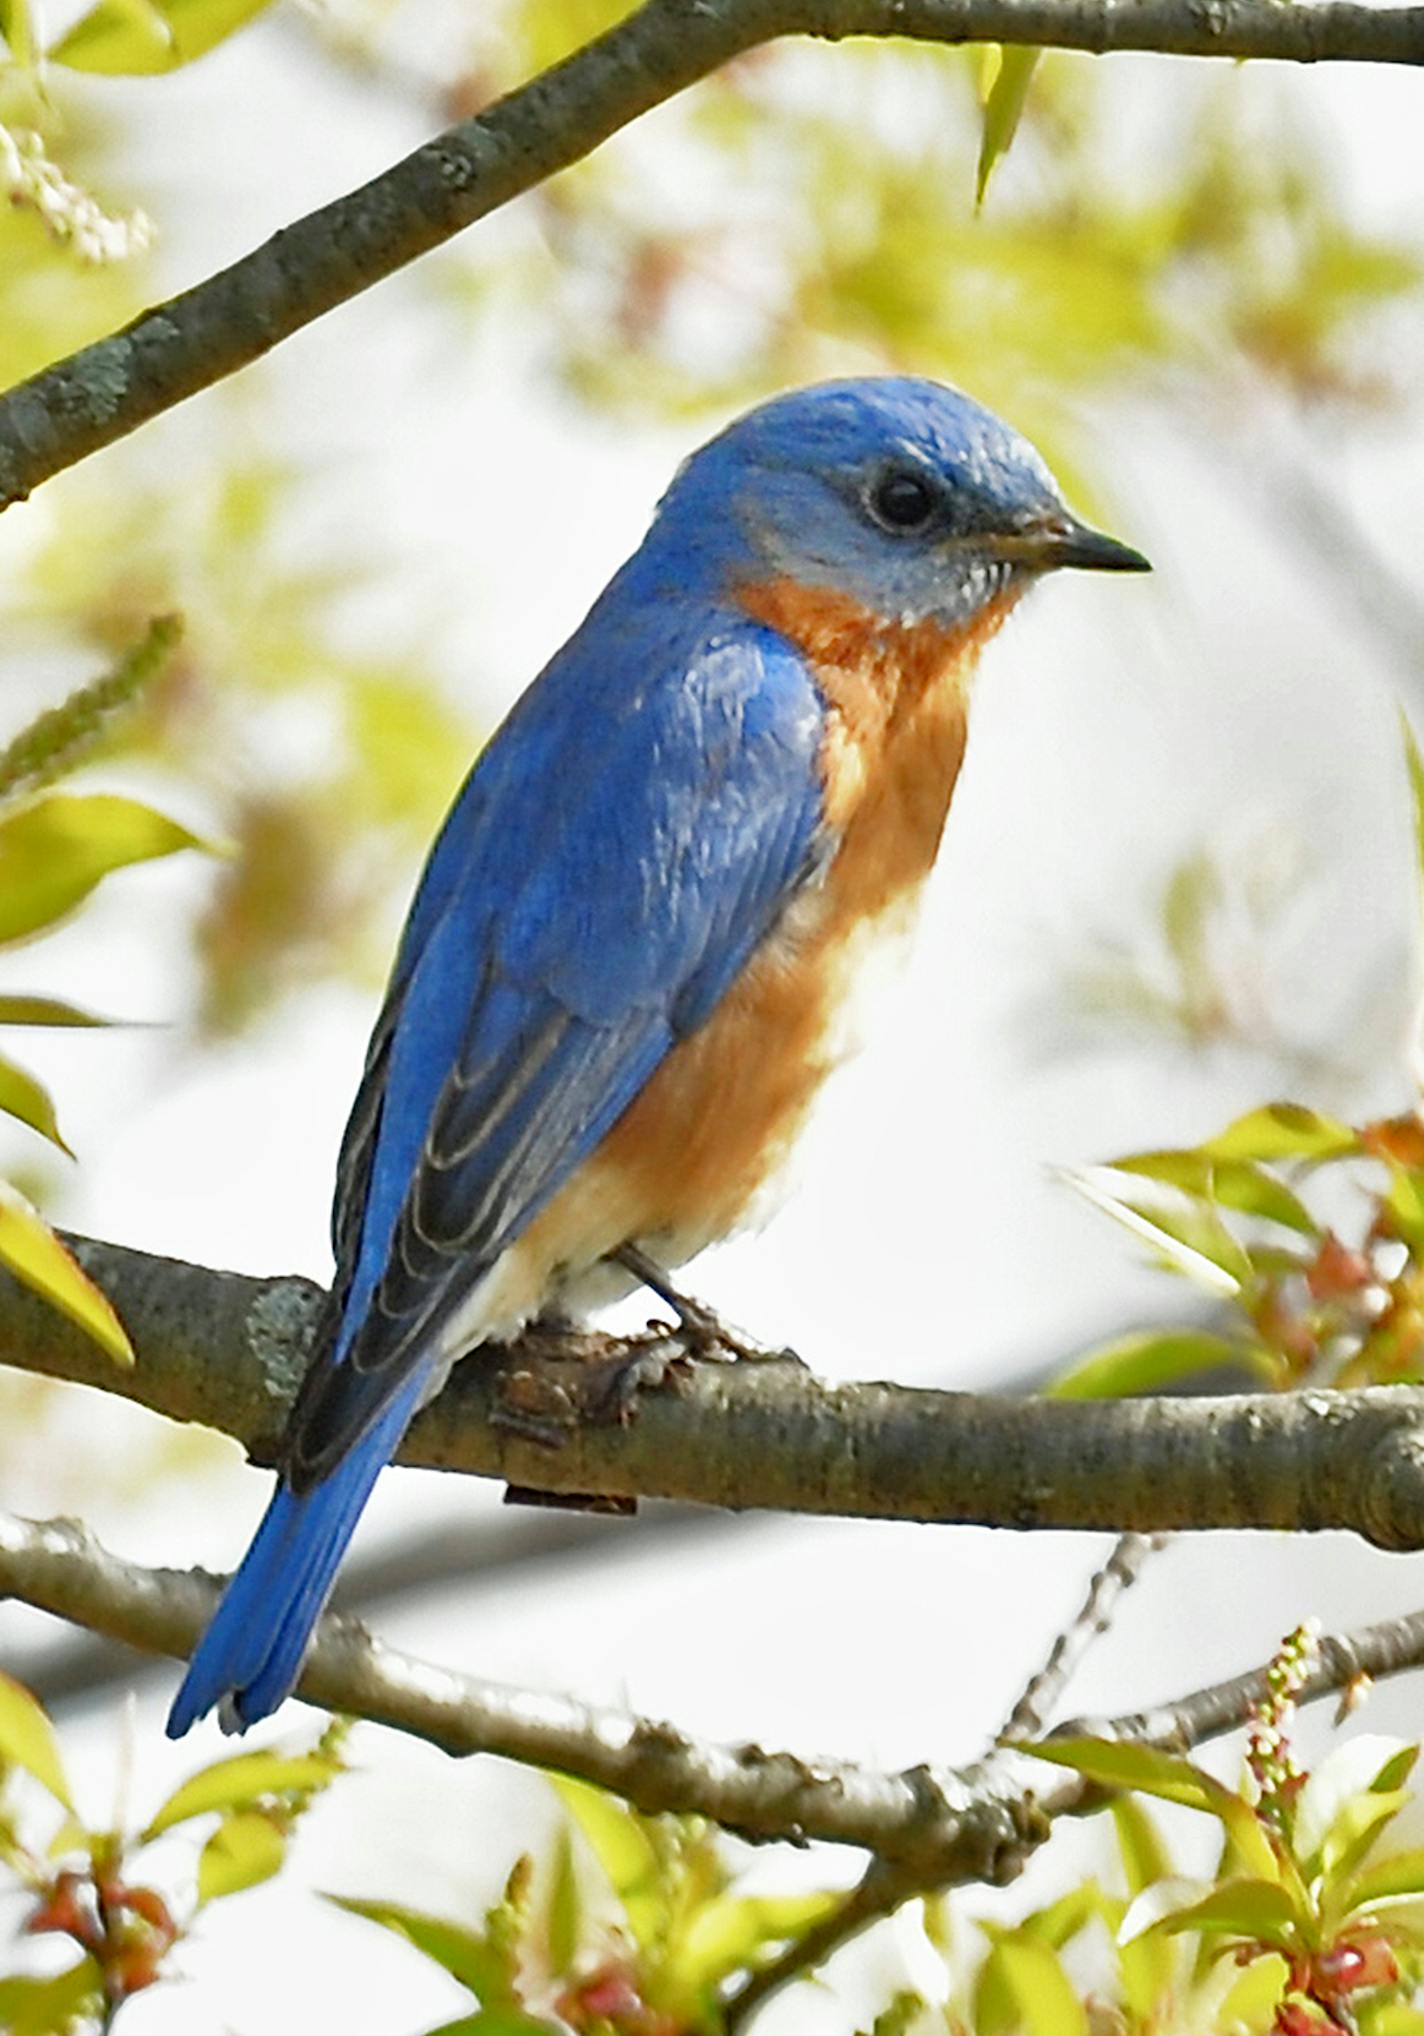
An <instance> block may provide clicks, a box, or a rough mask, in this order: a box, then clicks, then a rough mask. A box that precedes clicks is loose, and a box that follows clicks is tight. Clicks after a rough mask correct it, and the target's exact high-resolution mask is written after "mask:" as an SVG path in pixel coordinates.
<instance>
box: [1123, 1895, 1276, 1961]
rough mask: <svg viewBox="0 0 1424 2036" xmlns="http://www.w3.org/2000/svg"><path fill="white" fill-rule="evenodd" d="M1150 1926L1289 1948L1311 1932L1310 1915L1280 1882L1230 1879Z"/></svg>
mask: <svg viewBox="0 0 1424 2036" xmlns="http://www.w3.org/2000/svg"><path fill="white" fill-rule="evenodd" d="M1124 1927H1127V1925H1126V1924H1125V1925H1124ZM1150 1927H1151V1928H1153V1929H1157V1930H1166V1931H1170V1932H1173V1933H1175V1932H1178V1931H1182V1930H1198V1931H1200V1932H1201V1933H1202V1935H1203V1936H1213V1937H1246V1938H1250V1939H1251V1940H1252V1941H1253V1942H1255V1943H1258V1944H1272V1945H1275V1946H1276V1948H1277V1949H1278V1950H1281V1951H1289V1950H1291V1949H1292V1948H1293V1946H1294V1945H1295V1944H1296V1943H1297V1941H1298V1939H1299V1936H1300V1933H1301V1932H1308V1931H1309V1928H1310V1917H1309V1916H1308V1915H1303V1914H1302V1913H1301V1912H1300V1910H1299V1909H1298V1908H1297V1907H1296V1904H1295V1902H1294V1901H1293V1900H1292V1899H1291V1896H1290V1895H1289V1894H1288V1893H1287V1891H1286V1889H1285V1888H1283V1887H1282V1886H1281V1884H1280V1882H1279V1881H1275V1880H1228V1881H1223V1882H1222V1884H1221V1885H1220V1886H1219V1887H1214V1888H1213V1889H1212V1890H1211V1892H1210V1893H1209V1894H1207V1895H1204V1896H1203V1897H1202V1899H1201V1900H1200V1901H1197V1902H1191V1903H1189V1904H1188V1906H1187V1907H1186V1908H1183V1909H1174V1910H1172V1911H1170V1912H1169V1913H1167V1914H1165V1915H1163V1916H1162V1917H1160V1918H1159V1920H1158V1921H1157V1922H1156V1923H1154V1924H1152V1925H1151V1926H1150Z"/></svg>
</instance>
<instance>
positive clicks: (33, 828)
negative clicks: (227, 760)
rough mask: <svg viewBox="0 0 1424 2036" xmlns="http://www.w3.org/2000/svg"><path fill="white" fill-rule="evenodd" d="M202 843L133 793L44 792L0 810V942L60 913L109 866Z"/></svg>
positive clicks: (32, 930)
mask: <svg viewBox="0 0 1424 2036" xmlns="http://www.w3.org/2000/svg"><path fill="white" fill-rule="evenodd" d="M204 846H205V844H204V843H203V842H202V840H201V839H200V838H199V837H198V836H197V835H196V834H193V833H191V832H190V831H189V829H188V828H186V827H180V826H179V824H178V822H177V821H176V820H169V819H168V818H166V816H165V815H164V814H162V813H155V812H154V810H153V808H152V807H151V806H145V805H144V804H143V803H142V802H141V801H140V800H138V799H123V798H119V797H117V796H116V795H114V794H113V793H106V792H93V793H88V794H77V793H73V792H49V793H46V794H45V796H44V797H43V798H39V799H35V800H32V801H31V802H30V803H29V804H28V805H24V806H20V807H18V808H17V809H16V810H15V811H14V812H13V813H8V814H5V815H3V816H0V942H3V941H8V940H19V939H22V938H23V937H24V936H25V935H26V934H29V933H36V932H38V931H39V929H40V928H41V927H42V926H50V925H52V924H53V923H54V921H55V920H56V919H62V918H63V917H64V915H65V913H66V912H69V911H71V910H72V909H73V908H74V906H76V905H78V904H79V903H80V902H81V901H82V900H83V899H85V898H87V897H88V895H89V893H90V892H91V891H92V890H93V889H94V886H95V885H96V884H97V883H99V882H100V881H101V880H102V879H103V878H104V877H106V876H108V874H109V873H110V871H111V870H117V869H123V868H125V867H127V866H128V865H129V864H131V863H138V862H151V861H152V860H153V859H154V858H155V857H157V856H165V855H175V854H176V853H177V852H178V851H179V850H180V849H184V848H202V847H204Z"/></svg>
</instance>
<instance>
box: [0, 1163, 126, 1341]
mask: <svg viewBox="0 0 1424 2036" xmlns="http://www.w3.org/2000/svg"><path fill="white" fill-rule="evenodd" d="M0 1265H5V1266H7V1267H8V1268H9V1270H10V1271H11V1272H12V1273H13V1274H14V1275H15V1278H16V1279H17V1280H23V1282H24V1284H25V1285H26V1286H27V1287H31V1288H33V1289H34V1291H35V1293H37V1294H43V1296H44V1298H45V1299H46V1300H47V1301H48V1302H49V1303H50V1305H51V1307H55V1308H58V1309H59V1311H60V1313H61V1314H64V1315H67V1316H68V1317H69V1319H70V1321H71V1322H77V1323H78V1325H79V1327H80V1328H81V1329H82V1330H84V1332H85V1333H86V1335H89V1336H92V1337H93V1339H94V1341H95V1342H96V1343H97V1344H98V1345H99V1346H100V1348H101V1349H103V1350H106V1351H107V1352H108V1354H109V1356H110V1357H111V1358H113V1360H114V1362H115V1364H132V1363H133V1361H134V1353H133V1345H132V1344H131V1343H130V1342H129V1339H128V1334H127V1332H126V1331H125V1329H124V1325H123V1323H122V1322H120V1320H119V1318H118V1316H117V1315H116V1314H115V1313H114V1310H113V1308H112V1307H111V1306H110V1304H109V1301H108V1298H107V1296H106V1295H104V1294H103V1293H101V1292H100V1290H99V1288H98V1287H96V1286H95V1284H94V1282H93V1280H91V1279H90V1277H89V1275H88V1274H87V1273H86V1272H85V1271H84V1269H83V1268H82V1267H81V1266H80V1265H79V1264H78V1263H77V1262H76V1261H75V1259H74V1258H73V1257H71V1255H70V1253H69V1252H68V1251H67V1250H66V1249H65V1247H64V1246H63V1245H62V1244H61V1243H60V1241H59V1239H58V1238H57V1237H56V1236H55V1234H54V1232H53V1231H52V1230H51V1229H50V1227H49V1225H48V1224H47V1223H46V1222H45V1220H44V1218H43V1217H42V1216H41V1215H40V1214H39V1213H38V1211H37V1210H35V1209H32V1208H31V1207H30V1205H29V1203H28V1202H27V1201H26V1200H25V1198H24V1196H23V1195H22V1194H21V1193H20V1191H19V1189H18V1188H12V1187H11V1186H10V1184H9V1182H8V1181H0Z"/></svg>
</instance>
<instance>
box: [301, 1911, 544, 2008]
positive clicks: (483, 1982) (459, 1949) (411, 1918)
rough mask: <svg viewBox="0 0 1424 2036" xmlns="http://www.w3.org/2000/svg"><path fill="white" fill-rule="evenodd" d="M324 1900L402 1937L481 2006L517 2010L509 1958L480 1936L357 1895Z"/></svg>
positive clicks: (437, 1917)
mask: <svg viewBox="0 0 1424 2036" xmlns="http://www.w3.org/2000/svg"><path fill="white" fill-rule="evenodd" d="M326 1899H327V1901H329V1902H334V1903H335V1904H336V1906H337V1908H338V1909H345V1910H346V1911H347V1912H348V1913H349V1914H350V1915H353V1916H364V1917H365V1918H366V1920H367V1922H369V1923H379V1924H380V1926H381V1928H382V1929H383V1930H391V1931H394V1933H395V1935H396V1936H397V1937H404V1938H405V1940H406V1942H407V1943H408V1944H413V1945H414V1946H415V1948H416V1950H417V1951H420V1952H423V1953H424V1954H425V1956H426V1957H427V1958H429V1959H433V1961H434V1962H435V1964H436V1965H438V1966H440V1967H441V1968H442V1969H443V1970H444V1971H446V1972H448V1973H449V1974H450V1976H451V1978H452V1979H457V1980H458V1981H459V1982H460V1984H461V1986H463V1987H467V1988H468V1989H469V1991H470V1992H471V1993H472V1994H473V1995H474V1996H475V1999H476V2000H477V2001H479V2002H480V2003H481V2004H482V2005H483V2006H485V2007H487V2008H491V2007H506V2006H511V2005H513V2006H517V2005H518V2003H517V2002H516V2001H514V2000H513V1998H512V1993H511V1987H512V1979H513V1974H512V1972H511V1969H510V1964H509V1961H508V1959H507V1957H506V1956H505V1954H504V1953H503V1952H501V1951H498V1950H496V1949H495V1948H494V1947H493V1946H492V1945H491V1944H490V1942H489V1939H488V1938H487V1937H485V1936H483V1935H482V1934H481V1933H480V1932H479V1931H476V1930H469V1929H466V1928H465V1926H464V1925H463V1924H461V1923H450V1922H447V1921H446V1920H445V1919H444V1918H443V1917H441V1916H431V1915H427V1914H426V1913H425V1912H424V1911H423V1910H421V1909H408V1908H406V1907H404V1906H403V1905H402V1904H401V1903H399V1902H369V1901H363V1900H361V1899H359V1898H358V1897H357V1896H355V1895H328V1896H327V1897H326Z"/></svg>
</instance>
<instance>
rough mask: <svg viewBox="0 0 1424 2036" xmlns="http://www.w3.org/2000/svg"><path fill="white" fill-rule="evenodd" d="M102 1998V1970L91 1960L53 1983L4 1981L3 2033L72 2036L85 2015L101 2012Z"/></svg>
mask: <svg viewBox="0 0 1424 2036" xmlns="http://www.w3.org/2000/svg"><path fill="white" fill-rule="evenodd" d="M102 1995H103V1989H102V1981H101V1977H100V1973H99V1968H98V1966H97V1965H96V1964H95V1962H94V1960H93V1959H92V1958H89V1957H87V1956H86V1957H84V1958H81V1959H80V1960H79V1961H78V1963H77V1964H75V1965H71V1966H67V1967H66V1968H65V1970H64V1971H63V1972H58V1973H55V1975H54V1976H53V1978H51V1979H29V1978H25V1977H23V1976H21V1975H20V1974H16V1975H14V1976H13V1977H12V1978H10V1979H0V2029H3V2030H4V2031H5V2036H69V2032H70V2031H71V2030H72V2029H73V2027H74V2025H75V2023H76V2021H77V2020H78V2018H79V2017H80V2016H81V2015H90V2016H92V2015H96V2014H97V2013H98V2012H99V2008H100V2003H101V2001H102Z"/></svg>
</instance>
